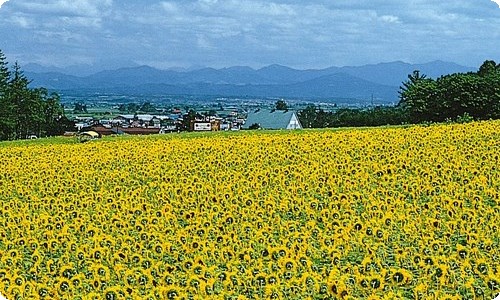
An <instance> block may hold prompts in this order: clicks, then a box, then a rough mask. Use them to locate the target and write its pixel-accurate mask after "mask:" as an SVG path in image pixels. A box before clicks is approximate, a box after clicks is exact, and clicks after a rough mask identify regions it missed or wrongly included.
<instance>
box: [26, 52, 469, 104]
mask: <svg viewBox="0 0 500 300" xmlns="http://www.w3.org/2000/svg"><path fill="white" fill-rule="evenodd" d="M24 70H25V73H26V76H27V77H28V78H29V79H31V80H32V83H31V85H32V86H33V87H45V88H48V89H50V90H56V91H85V92H102V93H121V94H141V95H158V94H163V95H175V94H182V95H217V96H253V97H284V98H315V99H332V100H333V99H352V100H353V101H354V102H357V103H360V102H368V101H372V99H376V101H377V103H384V104H390V103H397V101H398V90H399V86H400V85H401V83H402V82H403V81H405V80H406V79H407V76H408V74H410V73H412V72H413V71H414V70H420V71H421V74H426V75H427V76H428V77H430V78H437V77H439V76H442V75H446V74H451V73H464V72H470V71H474V70H475V69H473V68H470V67H465V66H461V65H458V64H455V63H450V62H443V61H434V62H430V63H426V64H408V63H404V62H399V61H398V62H390V63H380V64H373V65H364V66H355V67H350V66H347V67H330V68H326V69H310V70H297V69H293V68H289V67H285V66H281V65H270V66H267V67H264V68H261V69H257V70H256V69H252V68H250V67H229V68H222V69H214V68H199V69H194V70H172V69H171V70H159V69H155V68H153V67H149V66H134V67H127V68H120V69H116V70H106V71H100V72H97V73H94V74H90V75H89V74H84V73H73V74H69V72H65V70H64V69H57V68H47V67H43V66H40V65H34V64H29V65H26V66H25V67H24Z"/></svg>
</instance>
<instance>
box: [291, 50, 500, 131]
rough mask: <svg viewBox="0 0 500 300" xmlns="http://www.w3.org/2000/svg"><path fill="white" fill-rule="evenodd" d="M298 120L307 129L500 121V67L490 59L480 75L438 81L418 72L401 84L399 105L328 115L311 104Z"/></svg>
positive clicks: (462, 75) (339, 111)
mask: <svg viewBox="0 0 500 300" xmlns="http://www.w3.org/2000/svg"><path fill="white" fill-rule="evenodd" d="M298 117H299V120H300V122H301V124H302V126H303V127H305V128H325V127H346V126H381V125H401V124H418V123H428V122H463V121H469V120H473V119H475V120H487V119H500V64H496V63H495V62H494V61H492V60H487V61H485V62H484V63H483V64H482V65H481V67H480V68H479V70H478V71H477V72H469V73H455V74H450V75H445V76H441V77H439V78H438V79H431V78H427V77H426V75H424V74H421V73H420V71H418V70H416V71H414V72H413V73H412V74H409V75H408V79H407V80H406V81H405V82H403V83H402V85H401V87H400V90H399V103H398V105H396V106H394V107H375V108H370V109H339V110H336V111H333V112H326V111H324V110H322V109H320V108H318V107H316V106H314V105H309V106H308V107H306V108H305V109H304V110H302V111H299V113H298Z"/></svg>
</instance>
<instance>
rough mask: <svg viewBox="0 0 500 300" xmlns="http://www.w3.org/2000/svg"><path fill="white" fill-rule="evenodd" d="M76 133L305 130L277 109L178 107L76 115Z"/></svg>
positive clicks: (293, 117)
mask: <svg viewBox="0 0 500 300" xmlns="http://www.w3.org/2000/svg"><path fill="white" fill-rule="evenodd" d="M72 119H73V121H74V122H75V130H76V131H77V132H79V133H82V132H95V133H97V134H98V135H99V136H109V135H123V134H129V135H150V134H166V133H178V132H186V131H190V132H203V131H205V132H206V131H239V130H247V129H275V130H279V129H283V130H284V129H302V125H301V124H300V121H299V119H298V116H297V113H296V112H295V111H293V110H288V109H284V110H278V109H276V108H252V109H250V110H248V109H242V108H237V107H228V108H227V109H224V110H210V111H202V112H196V111H194V110H192V109H191V110H188V111H182V110H181V109H179V108H172V109H170V110H162V111H158V112H157V113H155V112H152V113H134V114H130V113H129V114H116V115H111V114H106V115H103V116H99V115H92V116H89V115H85V114H82V115H75V116H73V118H72Z"/></svg>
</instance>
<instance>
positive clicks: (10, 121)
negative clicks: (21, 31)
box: [0, 50, 15, 140]
mask: <svg viewBox="0 0 500 300" xmlns="http://www.w3.org/2000/svg"><path fill="white" fill-rule="evenodd" d="M10 77H11V74H10V71H9V66H8V63H7V60H6V57H5V55H4V54H3V52H2V51H1V50H0V139H1V140H6V139H10V138H12V135H13V132H14V128H15V120H14V118H13V117H14V115H15V112H14V107H13V105H12V104H11V103H10V101H9V100H8V98H7V96H8V93H9V88H10V85H9V84H10Z"/></svg>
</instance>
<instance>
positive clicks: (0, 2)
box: [0, 0, 9, 8]
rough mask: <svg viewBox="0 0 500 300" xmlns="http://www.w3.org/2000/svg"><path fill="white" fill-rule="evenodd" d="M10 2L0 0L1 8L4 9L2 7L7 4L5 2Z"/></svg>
mask: <svg viewBox="0 0 500 300" xmlns="http://www.w3.org/2000/svg"><path fill="white" fill-rule="evenodd" d="M8 1H9V0H0V8H1V7H2V5H3V4H4V3H5V2H8Z"/></svg>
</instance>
